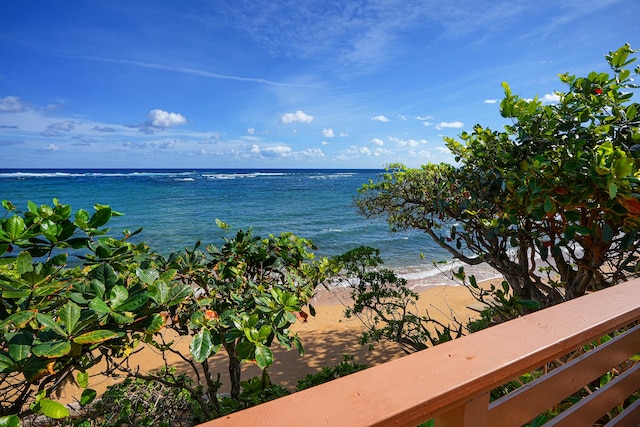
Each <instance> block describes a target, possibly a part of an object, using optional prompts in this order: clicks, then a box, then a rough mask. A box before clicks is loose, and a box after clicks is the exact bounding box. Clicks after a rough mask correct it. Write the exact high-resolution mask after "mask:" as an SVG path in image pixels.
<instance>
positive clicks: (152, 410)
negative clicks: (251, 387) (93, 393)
mask: <svg viewBox="0 0 640 427" xmlns="http://www.w3.org/2000/svg"><path fill="white" fill-rule="evenodd" d="M158 374H159V375H160V376H161V377H162V378H165V379H166V380H167V381H168V382H170V383H174V384H175V383H176V379H177V380H179V381H180V382H185V383H187V384H191V383H192V380H191V379H189V378H187V377H186V376H185V375H184V374H181V375H179V376H177V378H176V376H175V374H176V372H175V369H172V370H170V372H166V371H165V372H159V373H158ZM91 411H92V412H93V418H94V419H95V420H96V421H97V422H96V425H97V426H100V427H119V426H122V425H132V426H134V425H135V426H159V427H163V426H164V427H170V426H191V425H192V424H194V422H195V423H199V422H203V421H205V420H204V419H203V418H202V413H201V411H200V406H199V404H198V402H197V401H195V400H194V399H193V398H192V397H191V396H190V395H189V393H188V392H187V391H186V390H184V389H182V388H178V387H173V386H168V385H166V384H163V383H161V382H158V381H146V380H141V379H139V378H127V379H125V380H124V381H123V382H122V383H119V384H116V385H112V386H110V387H108V388H107V390H106V391H105V392H104V394H103V396H102V399H101V400H100V401H98V402H97V403H96V404H95V405H93V407H92V408H91Z"/></svg>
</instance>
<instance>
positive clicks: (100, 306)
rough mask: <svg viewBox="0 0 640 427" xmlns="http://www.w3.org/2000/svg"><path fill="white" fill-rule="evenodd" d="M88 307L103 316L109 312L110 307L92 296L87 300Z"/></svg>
mask: <svg viewBox="0 0 640 427" xmlns="http://www.w3.org/2000/svg"><path fill="white" fill-rule="evenodd" d="M89 308H90V309H91V310H93V311H95V312H96V313H98V315H100V316H103V315H105V314H107V313H111V309H110V308H109V306H108V305H107V303H106V302H104V301H102V300H101V299H100V298H94V299H92V300H91V301H90V302H89Z"/></svg>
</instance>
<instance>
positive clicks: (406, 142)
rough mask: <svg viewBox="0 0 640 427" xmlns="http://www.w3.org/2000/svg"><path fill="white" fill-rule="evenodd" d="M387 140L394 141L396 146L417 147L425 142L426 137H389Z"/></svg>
mask: <svg viewBox="0 0 640 427" xmlns="http://www.w3.org/2000/svg"><path fill="white" fill-rule="evenodd" d="M389 141H391V142H395V143H396V145H397V146H398V147H417V146H419V145H424V144H426V143H427V140H426V139H401V138H396V137H393V136H391V137H389Z"/></svg>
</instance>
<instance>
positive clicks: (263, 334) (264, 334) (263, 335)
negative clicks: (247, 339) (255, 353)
mask: <svg viewBox="0 0 640 427" xmlns="http://www.w3.org/2000/svg"><path fill="white" fill-rule="evenodd" d="M270 335H271V326H269V325H263V326H262V327H261V328H260V331H259V332H258V341H260V342H263V341H266V340H267V338H269V336H270Z"/></svg>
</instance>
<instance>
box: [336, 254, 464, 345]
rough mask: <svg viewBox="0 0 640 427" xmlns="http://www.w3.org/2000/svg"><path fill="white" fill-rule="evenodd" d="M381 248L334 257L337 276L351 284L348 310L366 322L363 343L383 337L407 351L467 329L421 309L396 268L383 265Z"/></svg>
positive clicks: (460, 324) (346, 313) (414, 295)
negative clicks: (439, 319) (392, 268)
mask: <svg viewBox="0 0 640 427" xmlns="http://www.w3.org/2000/svg"><path fill="white" fill-rule="evenodd" d="M381 264H382V259H381V258H380V251H379V250H377V249H373V248H369V247H358V248H356V249H353V250H350V251H348V252H345V253H344V254H342V255H339V256H336V257H334V258H332V259H331V268H332V270H333V273H334V275H335V278H336V279H337V280H339V281H340V282H341V283H344V284H346V285H348V286H349V289H350V297H351V299H352V300H353V303H352V304H351V305H350V306H349V307H347V309H346V310H345V316H346V317H347V318H351V317H356V318H358V319H359V320H360V321H361V322H362V323H363V324H364V326H365V329H364V331H363V332H362V335H361V337H360V343H361V344H363V345H369V347H370V348H372V347H373V345H374V344H375V343H377V342H380V341H390V342H395V343H398V344H399V345H400V347H401V348H402V350H403V351H404V352H406V353H412V352H414V351H419V350H423V349H425V348H427V347H428V346H429V345H432V346H433V345H437V344H439V343H442V342H445V341H450V340H452V339H454V338H457V337H460V336H462V335H463V333H464V326H463V325H462V323H460V322H459V321H457V320H455V319H452V322H453V323H454V327H452V326H451V325H445V324H443V323H441V322H439V321H437V320H435V319H433V318H432V317H431V316H429V313H428V312H425V313H424V314H422V313H419V312H418V309H417V305H416V301H417V299H418V294H417V293H415V292H414V291H412V290H411V289H409V288H408V287H407V286H406V280H405V279H402V278H400V277H398V276H397V275H396V274H395V273H394V272H393V271H391V270H388V269H384V268H379V266H380V265H381Z"/></svg>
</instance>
